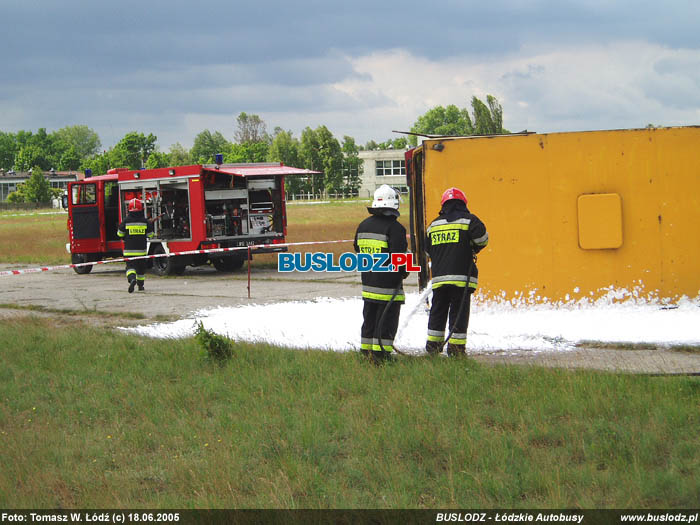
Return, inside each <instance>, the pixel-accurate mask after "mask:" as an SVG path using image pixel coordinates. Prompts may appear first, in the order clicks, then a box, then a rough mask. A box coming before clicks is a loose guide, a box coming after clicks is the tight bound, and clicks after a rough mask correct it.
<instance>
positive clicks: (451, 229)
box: [426, 199, 489, 289]
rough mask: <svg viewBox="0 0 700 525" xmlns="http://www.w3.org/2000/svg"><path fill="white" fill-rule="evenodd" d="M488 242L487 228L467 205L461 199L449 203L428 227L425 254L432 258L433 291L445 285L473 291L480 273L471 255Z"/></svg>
mask: <svg viewBox="0 0 700 525" xmlns="http://www.w3.org/2000/svg"><path fill="white" fill-rule="evenodd" d="M488 243H489V234H488V233H487V232H486V226H484V223H483V222H481V220H480V219H479V218H478V217H477V216H476V215H474V214H472V213H470V212H469V210H468V209H467V206H466V204H464V203H463V202H462V201H460V200H456V199H453V200H449V201H447V202H446V203H445V205H444V206H443V207H442V210H440V215H438V217H437V219H435V220H434V221H433V222H432V223H430V226H428V232H427V239H426V247H427V248H426V251H427V252H428V255H429V256H430V259H431V264H432V266H431V271H432V274H433V286H432V287H433V289H435V288H439V287H440V286H443V285H445V284H453V285H455V286H459V287H464V286H466V284H467V282H469V287H470V288H472V289H476V285H477V282H478V279H477V277H478V275H479V271H478V269H477V268H476V263H474V264H473V265H472V270H471V276H469V277H467V272H468V271H469V264H470V262H471V261H472V260H473V255H474V254H477V253H479V252H480V251H481V250H483V249H484V248H485V247H486V245H487V244H488Z"/></svg>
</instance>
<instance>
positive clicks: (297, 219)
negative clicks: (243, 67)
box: [0, 201, 408, 266]
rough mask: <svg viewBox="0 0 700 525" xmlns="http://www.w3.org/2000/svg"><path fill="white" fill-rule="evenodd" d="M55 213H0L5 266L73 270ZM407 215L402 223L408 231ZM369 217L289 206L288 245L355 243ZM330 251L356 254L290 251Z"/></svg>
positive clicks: (344, 205) (336, 206) (357, 206)
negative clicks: (66, 267)
mask: <svg viewBox="0 0 700 525" xmlns="http://www.w3.org/2000/svg"><path fill="white" fill-rule="evenodd" d="M50 211H55V210H37V212H32V211H28V210H24V211H22V210H20V211H16V212H10V211H5V212H0V242H1V243H2V250H0V262H2V263H20V264H42V265H59V264H69V263H70V255H69V254H68V253H67V252H66V248H65V245H66V243H67V242H68V231H67V228H66V221H67V215H66V214H63V213H59V214H42V212H43V213H46V212H50ZM407 214H408V212H407V211H406V212H405V214H404V215H403V216H402V217H401V219H400V220H401V222H402V223H403V224H404V226H406V228H407V230H408V222H407V221H408V217H407ZM367 216H368V213H367V203H366V202H361V201H334V202H332V203H330V204H290V205H289V206H288V207H287V217H288V235H287V241H288V242H308V241H326V240H340V239H352V238H353V237H354V235H355V229H356V228H357V225H358V224H359V223H360V221H362V220H363V219H364V218H365V217H367ZM317 249H318V251H327V252H333V253H335V254H336V255H339V254H341V253H343V252H345V251H349V250H350V251H352V244H351V243H342V244H327V245H319V246H318V247H314V246H298V247H291V248H290V251H292V252H293V251H315V250H317ZM253 264H259V265H263V266H271V265H274V266H276V265H277V256H276V255H275V254H265V255H255V256H254V262H253Z"/></svg>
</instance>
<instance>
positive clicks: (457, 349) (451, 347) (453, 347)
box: [447, 343, 467, 357]
mask: <svg viewBox="0 0 700 525" xmlns="http://www.w3.org/2000/svg"><path fill="white" fill-rule="evenodd" d="M465 347H466V345H460V344H455V343H447V355H448V356H450V357H464V356H465V355H467V354H466V348H465Z"/></svg>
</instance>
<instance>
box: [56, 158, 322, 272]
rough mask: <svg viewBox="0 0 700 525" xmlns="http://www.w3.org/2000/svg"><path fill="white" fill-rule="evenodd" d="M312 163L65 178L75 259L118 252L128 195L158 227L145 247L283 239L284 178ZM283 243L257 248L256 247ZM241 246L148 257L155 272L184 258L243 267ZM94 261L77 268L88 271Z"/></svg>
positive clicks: (180, 267)
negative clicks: (72, 180)
mask: <svg viewBox="0 0 700 525" xmlns="http://www.w3.org/2000/svg"><path fill="white" fill-rule="evenodd" d="M311 173H315V172H312V171H310V170H305V169H298V168H293V167H289V166H284V165H283V164H281V163H255V164H211V165H201V164H198V165H192V166H177V167H171V168H158V169H148V170H147V169H143V170H128V169H121V168H120V169H114V170H110V171H109V172H108V173H107V174H106V175H101V176H97V177H89V178H85V179H84V180H81V181H77V182H73V183H71V184H69V187H68V195H67V197H68V198H67V201H68V202H67V206H68V230H69V237H70V242H69V243H68V244H67V245H66V248H67V249H68V251H69V252H70V254H71V260H72V262H73V263H82V262H90V261H99V260H103V259H107V258H110V257H120V256H121V254H122V242H121V240H120V239H119V237H117V228H118V226H119V222H120V221H121V220H122V219H123V218H124V217H126V214H127V208H126V203H127V201H129V200H130V199H133V198H134V197H137V198H139V199H141V200H143V203H144V212H145V215H146V219H147V220H149V221H151V222H152V223H153V228H154V232H155V235H154V236H153V238H151V239H150V240H149V243H148V253H149V254H162V253H178V252H188V251H194V250H207V249H214V248H230V247H244V246H256V245H263V244H265V245H274V244H283V243H284V241H285V237H286V233H287V217H286V208H285V196H284V178H285V176H288V175H308V174H311ZM280 251H286V247H284V246H279V247H267V248H264V249H262V248H258V249H256V253H261V252H262V253H264V252H280ZM246 257H247V251H246V250H239V251H230V252H223V253H214V254H207V253H204V254H199V253H197V254H188V255H179V256H171V257H157V258H154V259H152V267H153V270H154V271H155V273H157V274H159V275H168V274H181V273H183V272H184V271H185V268H186V267H187V266H188V265H192V266H199V265H203V264H209V263H211V264H213V265H214V267H215V268H216V269H217V270H219V271H233V270H236V269H238V268H240V267H241V266H242V264H243V262H244V260H245V259H246ZM91 270H92V266H81V267H77V268H75V271H76V272H77V273H80V274H85V273H89V272H90V271H91Z"/></svg>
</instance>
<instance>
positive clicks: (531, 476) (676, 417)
mask: <svg viewBox="0 0 700 525" xmlns="http://www.w3.org/2000/svg"><path fill="white" fill-rule="evenodd" d="M365 208H366V203H352V204H345V203H333V204H327V205H291V206H289V236H288V239H289V240H290V241H292V242H296V241H307V240H326V239H349V238H352V235H353V234H354V231H355V228H356V226H357V224H358V223H359V222H360V221H361V220H362V219H363V218H364V217H366V216H367V212H366V209H365ZM404 220H405V217H404ZM65 221H66V217H65V215H38V214H30V215H23V216H22V217H10V216H9V215H8V214H7V213H5V214H0V246H2V250H0V262H3V263H30V264H31V263H33V264H64V263H66V262H67V261H68V256H67V254H66V253H65V249H64V244H65V242H66V231H65ZM404 224H405V223H404ZM329 246H336V245H329ZM307 249H308V250H313V249H314V248H306V247H304V248H302V251H306V250H307ZM336 249H337V250H339V251H343V250H346V249H349V246H343V245H337V246H336V248H334V249H333V250H331V249H329V250H328V251H335V250H336ZM324 250H325V248H324ZM339 251H338V252H336V253H339ZM265 257H267V258H268V259H270V260H266V259H265ZM271 257H273V256H264V257H259V258H256V261H255V263H254V264H273V263H272V262H270V261H271V260H272V259H271ZM0 307H2V309H3V310H7V309H11V308H12V307H13V305H11V304H3V305H0ZM24 309H25V313H24V314H20V315H19V316H17V317H6V318H3V319H2V322H0V340H1V341H3V344H2V345H0V359H1V360H2V367H0V507H2V508H36V507H44V508H58V507H61V508H114V507H117V508H133V507H143V508H147V507H151V508H182V507H191V508H213V507H222V508H311V509H316V508H319V509H324V508H445V507H451V508H474V507H481V508H569V507H581V508H671V507H697V504H698V501H699V498H700V454H698V450H699V449H700V381H699V380H698V378H697V377H651V376H646V375H630V374H608V373H597V372H591V371H570V370H555V369H543V368H537V367H529V366H520V367H515V366H494V365H489V366H487V365H482V364H478V363H476V362H474V361H472V360H462V361H454V360H448V359H436V360H429V359H425V358H421V357H417V358H406V359H405V360H403V361H399V362H397V363H394V364H392V365H390V366H385V367H381V368H377V367H374V366H371V365H369V364H368V363H366V362H364V361H362V360H360V359H359V357H358V356H357V355H354V354H338V353H332V352H316V351H293V350H285V349H280V348H275V347H270V346H266V345H247V344H236V345H235V350H234V356H233V358H232V359H231V360H230V361H229V362H228V363H226V364H225V365H223V366H218V365H216V364H213V363H211V362H209V361H208V360H207V359H206V358H205V357H204V355H205V352H204V351H203V349H202V348H201V347H199V346H198V344H197V342H196V341H195V340H194V339H191V338H190V339H184V340H152V339H145V338H140V337H138V336H134V335H128V334H124V333H122V332H119V331H117V330H115V329H112V328H110V327H109V326H110V325H111V324H113V323H120V322H124V321H125V320H126V319H123V318H115V319H112V321H111V322H110V321H109V319H110V317H111V316H110V315H106V316H100V317H99V319H92V320H91V319H90V318H89V317H88V318H85V316H73V315H70V314H71V312H66V311H62V310H58V309H52V308H51V305H46V306H45V307H27V306H25V307H24ZM27 310H32V311H27ZM81 319H83V320H81ZM95 321H99V322H95ZM105 326H107V327H105Z"/></svg>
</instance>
